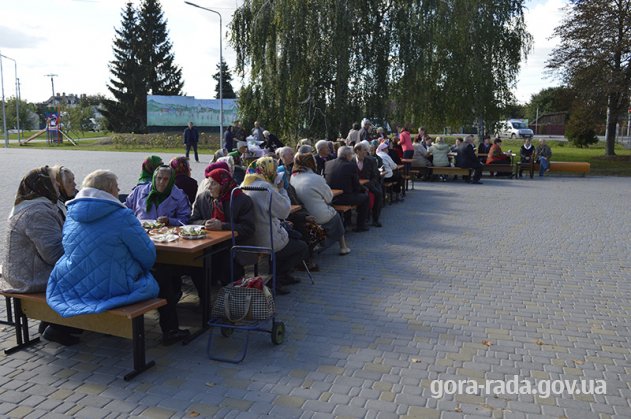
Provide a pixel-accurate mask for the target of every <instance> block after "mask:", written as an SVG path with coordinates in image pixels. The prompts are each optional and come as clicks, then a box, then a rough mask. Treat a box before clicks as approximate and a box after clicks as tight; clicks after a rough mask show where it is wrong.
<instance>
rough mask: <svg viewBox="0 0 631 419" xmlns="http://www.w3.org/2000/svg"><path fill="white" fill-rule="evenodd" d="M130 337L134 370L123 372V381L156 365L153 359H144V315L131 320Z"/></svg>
mask: <svg viewBox="0 0 631 419" xmlns="http://www.w3.org/2000/svg"><path fill="white" fill-rule="evenodd" d="M132 334H133V337H132V339H131V342H132V345H133V347H134V370H133V371H130V372H129V373H127V374H125V377H123V378H124V379H125V381H129V380H131V379H132V378H134V377H135V376H137V375H138V374H140V373H142V372H144V371H146V370H148V369H149V368H151V367H153V366H154V365H156V363H155V362H154V361H149V362H146V360H145V317H144V316H138V317H136V318H134V319H133V320H132Z"/></svg>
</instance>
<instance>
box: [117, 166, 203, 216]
mask: <svg viewBox="0 0 631 419" xmlns="http://www.w3.org/2000/svg"><path fill="white" fill-rule="evenodd" d="M125 205H126V206H127V208H129V209H131V210H132V211H133V212H134V214H135V215H136V217H137V218H138V219H139V220H156V221H158V222H160V223H162V224H164V225H172V226H179V225H182V224H187V223H188V220H189V218H190V216H191V203H190V202H189V200H188V197H187V196H186V194H185V193H184V191H182V190H181V189H180V188H178V187H177V186H175V171H174V170H173V169H172V168H171V166H167V165H162V166H159V167H158V168H157V169H156V170H155V172H153V178H152V181H151V182H150V183H145V184H142V185H138V186H136V187H135V188H134V189H133V190H132V192H131V193H130V194H129V196H128V197H127V200H126V201H125Z"/></svg>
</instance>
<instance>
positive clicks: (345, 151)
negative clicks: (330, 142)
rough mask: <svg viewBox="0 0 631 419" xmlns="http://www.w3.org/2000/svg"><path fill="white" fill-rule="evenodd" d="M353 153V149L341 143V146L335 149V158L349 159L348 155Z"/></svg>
mask: <svg viewBox="0 0 631 419" xmlns="http://www.w3.org/2000/svg"><path fill="white" fill-rule="evenodd" d="M352 155H353V149H352V148H351V147H349V146H347V145H343V146H342V147H340V148H338V149H337V158H338V159H340V158H344V159H346V160H350V157H351V156H352Z"/></svg>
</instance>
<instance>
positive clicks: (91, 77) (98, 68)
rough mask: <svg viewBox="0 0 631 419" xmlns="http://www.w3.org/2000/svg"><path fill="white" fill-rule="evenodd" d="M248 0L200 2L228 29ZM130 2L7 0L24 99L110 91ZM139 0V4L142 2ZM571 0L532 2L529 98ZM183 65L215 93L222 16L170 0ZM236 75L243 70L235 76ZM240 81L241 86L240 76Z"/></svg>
mask: <svg viewBox="0 0 631 419" xmlns="http://www.w3.org/2000/svg"><path fill="white" fill-rule="evenodd" d="M242 1H243V0H193V2H194V3H197V4H199V5H200V6H204V7H208V8H211V9H214V10H217V11H218V12H220V13H221V14H222V15H223V34H224V35H225V34H226V27H227V24H228V22H229V21H230V19H231V16H232V13H233V12H234V10H235V9H236V8H237V6H238V5H239V4H241V3H242ZM126 2H127V0H21V1H13V0H2V1H1V2H0V53H2V54H3V55H5V56H8V57H11V58H13V59H15V60H16V61H17V71H18V77H19V79H20V85H21V93H22V99H24V100H27V101H29V102H42V101H44V100H46V99H48V98H49V97H50V95H51V93H52V86H51V82H50V77H46V76H45V75H46V74H56V75H57V76H56V77H54V83H55V92H59V93H62V92H65V93H75V94H80V93H86V94H98V93H100V94H107V93H108V91H107V88H106V83H107V81H108V80H109V76H110V74H109V69H108V62H109V61H111V60H112V40H113V39H114V29H115V28H118V27H120V23H121V11H122V9H123V7H124V5H125V3H126ZM134 3H138V0H136V1H135V2H134ZM566 3H567V0H527V1H526V5H527V10H526V20H527V25H528V30H529V32H530V33H531V34H532V35H533V37H534V49H533V51H532V53H531V55H530V56H529V57H528V60H527V61H526V62H524V63H523V64H522V71H521V74H520V76H519V80H518V83H517V86H516V88H515V95H516V97H517V99H518V100H519V101H520V102H527V101H528V100H529V99H530V96H531V95H532V94H533V93H537V92H538V91H540V90H541V89H543V88H546V87H551V86H556V85H558V84H559V81H558V80H555V79H550V78H546V77H545V75H544V71H543V70H544V66H545V61H546V59H547V57H548V54H549V53H550V51H551V50H552V49H553V48H554V46H555V45H556V43H557V40H549V39H548V38H549V37H550V36H551V34H552V31H553V29H554V27H555V26H556V25H557V24H558V22H559V21H560V19H561V16H562V11H561V8H562V6H563V5H564V4H566ZM162 8H163V11H164V15H165V17H166V19H167V20H168V23H167V27H168V29H169V35H170V39H171V42H172V44H173V52H174V54H175V61H176V64H177V65H179V66H180V67H182V70H183V78H184V92H185V93H186V94H187V95H191V96H195V97H197V98H200V99H207V98H212V97H213V96H214V89H215V82H214V80H212V78H211V76H212V74H214V73H215V72H216V71H217V70H216V68H217V67H216V66H217V63H218V62H219V18H218V16H217V15H215V14H212V13H209V12H204V11H202V10H199V9H195V8H193V7H191V6H188V5H186V4H184V2H183V0H162ZM223 44H224V45H223V50H224V51H223V55H224V60H225V61H226V62H227V63H228V65H229V66H230V68H231V69H232V68H233V66H234V63H235V54H234V51H232V49H231V48H230V47H229V46H228V41H227V38H226V37H225V36H224V40H223ZM2 64H3V70H4V91H5V96H6V97H9V96H14V95H15V76H14V64H13V62H12V61H10V60H6V59H4V60H3V62H2ZM233 75H234V73H233ZM235 78H236V76H235ZM233 86H234V87H235V88H237V87H238V86H240V81H239V80H238V79H236V80H234V84H233Z"/></svg>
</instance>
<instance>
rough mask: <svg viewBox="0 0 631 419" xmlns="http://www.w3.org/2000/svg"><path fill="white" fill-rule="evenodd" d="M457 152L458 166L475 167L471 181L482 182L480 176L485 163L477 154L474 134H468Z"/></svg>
mask: <svg viewBox="0 0 631 419" xmlns="http://www.w3.org/2000/svg"><path fill="white" fill-rule="evenodd" d="M457 153H458V154H457V156H456V162H457V164H458V167H464V168H467V169H473V177H472V178H471V179H470V180H469V183H475V184H482V182H480V177H482V166H483V165H482V163H480V160H478V158H477V156H476V155H475V151H474V145H473V136H472V135H467V137H466V138H465V139H464V143H462V144H461V145H460V147H458V151H457Z"/></svg>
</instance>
